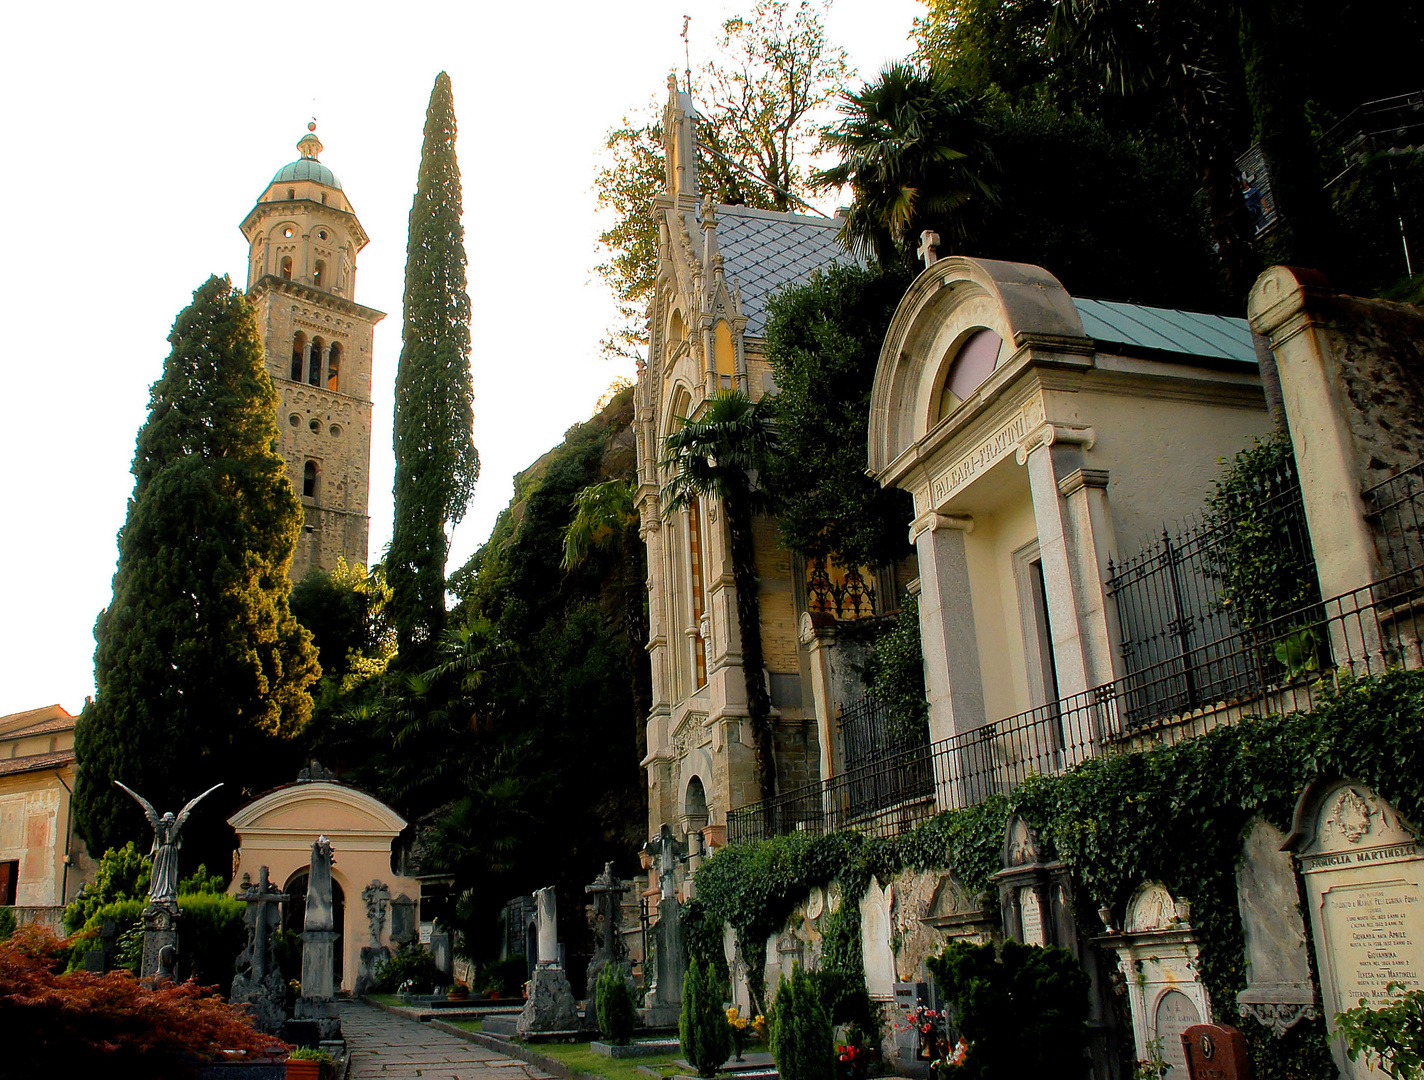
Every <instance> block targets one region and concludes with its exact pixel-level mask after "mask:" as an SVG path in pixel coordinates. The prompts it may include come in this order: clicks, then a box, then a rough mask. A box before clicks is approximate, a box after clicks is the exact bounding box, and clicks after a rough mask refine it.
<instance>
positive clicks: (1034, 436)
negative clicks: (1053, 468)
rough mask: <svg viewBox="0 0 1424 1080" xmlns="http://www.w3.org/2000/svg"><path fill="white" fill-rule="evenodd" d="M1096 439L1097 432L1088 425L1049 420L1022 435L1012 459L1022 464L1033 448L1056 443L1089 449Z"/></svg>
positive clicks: (1036, 448) (1037, 448)
mask: <svg viewBox="0 0 1424 1080" xmlns="http://www.w3.org/2000/svg"><path fill="white" fill-rule="evenodd" d="M1097 441H1098V433H1097V432H1096V431H1094V430H1093V429H1092V428H1090V427H1083V426H1082V425H1081V424H1055V423H1053V422H1052V421H1049V422H1048V423H1046V424H1040V425H1039V426H1038V427H1036V428H1034V429H1033V430H1032V431H1030V432H1029V433H1028V434H1027V435H1025V436H1024V437H1023V439H1022V441H1020V443H1019V446H1018V449H1017V450H1016V451H1014V460H1015V461H1016V462H1018V463H1019V464H1020V465H1023V464H1024V463H1025V462H1027V461H1028V456H1029V455H1030V454H1032V453H1033V452H1034V451H1035V450H1039V449H1042V448H1043V447H1047V446H1053V445H1055V444H1056V443H1065V444H1067V445H1070V446H1079V447H1082V448H1083V449H1084V450H1091V449H1092V448H1093V444H1094V443H1096V442H1097Z"/></svg>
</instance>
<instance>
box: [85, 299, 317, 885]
mask: <svg viewBox="0 0 1424 1080" xmlns="http://www.w3.org/2000/svg"><path fill="white" fill-rule="evenodd" d="M168 340H169V342H170V343H171V344H172V346H173V351H172V352H171V353H169V355H168V359H167V360H166V361H165V362H164V365H163V375H162V377H161V378H160V379H159V380H158V382H156V383H154V384H153V387H152V390H151V391H150V398H149V406H148V419H147V420H146V421H145V422H144V425H143V427H142V428H140V429H139V433H138V440H137V448H136V452H135V454H134V462H133V470H132V471H133V474H134V490H133V495H132V497H131V498H130V499H129V508H128V517H127V520H126V521H125V522H124V527H123V530H122V531H121V532H120V533H119V561H118V569H117V571H116V572H115V574H114V596H113V600H112V602H111V603H110V604H109V607H108V608H107V609H105V610H104V611H103V612H101V613H100V615H99V619H98V622H97V623H96V624H95V627H94V638H95V641H96V642H97V648H96V649H95V652H94V677H95V683H96V685H97V687H98V693H97V695H96V697H95V698H94V700H93V702H92V703H90V704H89V705H88V706H86V708H85V709H84V712H83V713H82V715H81V716H80V717H79V721H78V723H77V725H76V730H75V749H76V751H77V753H78V756H79V760H80V762H81V763H82V770H83V771H82V773H81V778H80V784H79V789H78V791H77V792H76V796H75V809H76V821H77V824H78V827H79V830H80V834H81V835H82V836H83V837H84V840H85V842H86V843H87V844H88V846H89V850H90V851H91V852H93V853H95V854H96V855H97V854H98V853H99V852H101V851H103V850H104V849H105V848H106V847H110V846H113V845H116V844H121V843H123V842H124V841H125V840H131V839H136V838H137V839H144V840H146V838H147V835H148V833H147V828H148V826H147V825H146V824H145V823H144V821H143V818H142V814H141V813H140V812H139V811H138V808H137V807H136V806H135V804H134V803H133V801H132V800H131V799H130V798H129V797H128V796H127V795H125V794H124V793H123V792H122V791H120V790H119V789H117V788H116V787H114V785H113V783H112V781H113V780H116V779H117V780H122V781H123V782H124V783H125V784H128V785H129V786H130V787H132V788H134V789H136V790H137V791H138V792H139V793H140V794H142V795H144V796H145V797H147V798H148V799H149V800H151V801H152V802H153V803H154V805H155V806H157V807H158V809H159V810H160V811H164V810H170V809H171V810H175V811H176V810H177V809H178V808H179V807H180V806H181V805H182V803H183V802H184V801H186V800H187V799H189V798H191V797H192V796H193V795H196V794H197V793H198V792H200V791H202V790H203V789H204V788H207V787H210V786H211V785H212V784H214V783H217V782H219V781H222V782H223V783H224V785H225V787H224V788H223V790H222V791H220V792H219V793H218V795H217V796H216V797H214V798H212V799H210V800H209V802H208V803H206V804H205V805H204V806H203V807H202V808H201V811H200V812H199V814H198V815H197V816H196V817H195V818H194V820H193V821H192V822H190V824H189V826H188V828H187V829H186V830H185V836H186V837H187V838H188V839H189V840H191V841H198V846H200V847H202V846H203V845H202V840H203V838H204V836H206V837H207V838H208V839H209V840H216V839H219V838H220V837H221V836H222V835H223V833H224V831H225V829H226V827H225V826H224V825H223V824H222V821H223V818H224V817H225V816H226V814H225V813H223V812H222V811H224V810H230V809H231V808H232V807H234V806H235V805H237V804H238V803H239V802H241V801H242V797H243V792H244V790H246V791H249V792H251V791H260V790H262V788H263V787H265V786H267V785H268V784H269V783H271V782H272V781H273V780H275V779H276V777H274V776H273V775H272V773H271V764H270V762H271V761H272V760H273V755H272V753H271V751H272V749H273V745H274V743H279V742H280V741H281V740H283V739H284V738H285V737H287V736H290V735H292V734H293V733H294V732H295V731H296V730H297V729H298V728H299V727H300V726H301V725H302V724H303V723H305V722H306V719H307V717H308V716H309V715H310V713H311V707H312V702H311V697H310V695H309V694H308V692H307V688H308V687H309V686H310V685H311V684H312V682H314V681H315V680H316V678H317V677H318V675H319V674H320V670H319V668H318V667H317V663H316V653H315V651H314V650H313V649H312V646H311V637H310V635H309V634H308V633H307V632H306V631H305V630H303V629H302V628H301V626H299V625H298V623H297V621H296V620H295V619H294V618H293V617H292V614H291V611H290V610H289V609H288V606H287V598H288V594H289V593H290V591H291V582H290V580H289V579H288V577H287V573H288V569H289V567H290V565H291V561H292V551H293V548H294V547H295V545H296V541H297V535H298V531H299V529H300V527H301V507H300V504H299V503H298V501H297V497H296V493H295V492H294V491H293V490H292V485H291V482H290V481H289V480H288V478H287V469H286V463H285V462H284V461H283V460H282V456H281V455H280V454H279V453H278V452H277V449H276V447H277V419H276V408H277V394H276V390H275V389H274V387H273V385H272V379H271V376H270V375H268V373H267V370H266V368H265V366H264V364H263V355H262V337H261V333H260V331H259V328H258V324H257V319H256V316H255V315H254V313H253V310H252V308H251V306H250V305H249V304H248V303H247V300H246V299H245V298H244V297H243V295H242V293H241V292H240V291H239V290H236V289H234V288H233V287H232V284H231V283H230V282H229V281H228V280H227V278H221V279H219V278H216V277H213V278H209V279H208V280H207V282H206V283H205V284H204V285H203V286H202V287H201V288H199V289H198V290H197V291H196V292H194V293H193V303H192V304H191V305H189V306H188V307H187V308H185V309H184V310H183V311H182V312H181V313H180V314H179V315H178V318H177V320H176V321H175V322H174V324H173V330H172V332H171V333H170V334H169V335H168ZM199 818H201V819H202V820H199ZM203 854H204V856H205V857H207V858H212V857H213V855H214V854H217V856H218V857H219V858H221V857H222V853H221V851H217V852H214V851H213V850H212V849H210V848H204V851H203ZM194 861H195V862H196V859H195V860H194ZM185 869H186V868H185Z"/></svg>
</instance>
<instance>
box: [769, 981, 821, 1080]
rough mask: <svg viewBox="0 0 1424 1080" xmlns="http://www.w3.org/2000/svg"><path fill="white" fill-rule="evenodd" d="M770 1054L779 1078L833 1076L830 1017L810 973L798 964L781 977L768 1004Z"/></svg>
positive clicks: (799, 1079) (810, 1079)
mask: <svg viewBox="0 0 1424 1080" xmlns="http://www.w3.org/2000/svg"><path fill="white" fill-rule="evenodd" d="M770 1041H771V1056H772V1057H773V1058H774V1059H775V1060H776V1071H777V1072H779V1073H780V1074H781V1080H834V1078H835V1071H836V1070H835V1038H834V1033H833V1032H832V1030H831V1018H830V1017H829V1016H827V1015H826V1010H825V1007H824V1006H822V1004H821V999H820V995H818V994H817V993H816V988H815V987H814V986H812V985H811V979H810V977H809V976H808V975H807V974H806V973H805V972H804V971H802V970H801V965H799V964H797V965H796V966H795V967H793V968H792V969H791V978H789V979H788V978H785V977H784V976H783V977H782V980H781V983H780V985H779V986H778V987H777V988H776V1001H775V1002H774V1003H773V1005H772V1007H771V1032H770Z"/></svg>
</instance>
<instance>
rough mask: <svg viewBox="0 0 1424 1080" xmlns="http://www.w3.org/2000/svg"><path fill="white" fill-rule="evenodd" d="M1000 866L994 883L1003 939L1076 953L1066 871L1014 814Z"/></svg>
mask: <svg viewBox="0 0 1424 1080" xmlns="http://www.w3.org/2000/svg"><path fill="white" fill-rule="evenodd" d="M1003 866H1004V868H1003V869H1002V870H1000V871H999V872H998V873H997V874H995V875H994V878H993V880H994V883H995V884H996V885H997V886H998V888H999V910H1000V913H1001V916H1002V919H1003V927H1004V936H1005V937H1009V938H1012V939H1013V940H1015V941H1018V942H1022V943H1023V944H1024V945H1057V946H1059V947H1060V948H1064V949H1069V950H1071V951H1072V952H1073V953H1074V954H1075V955H1076V954H1077V952H1078V947H1077V928H1076V927H1075V925H1074V923H1073V914H1072V912H1071V911H1070V910H1069V904H1068V889H1067V884H1068V871H1067V868H1066V867H1065V866H1064V865H1063V863H1062V862H1060V861H1059V859H1058V858H1057V856H1056V855H1055V853H1054V852H1053V850H1052V849H1051V848H1050V847H1049V846H1047V845H1046V844H1044V843H1042V842H1041V841H1040V840H1039V838H1038V833H1037V832H1036V831H1035V830H1034V829H1033V828H1032V827H1031V826H1030V825H1029V824H1028V822H1026V821H1024V819H1023V818H1021V817H1019V816H1018V815H1017V814H1015V815H1014V816H1013V817H1011V818H1010V819H1009V822H1008V825H1007V826H1006V827H1005V830H1004V855H1003Z"/></svg>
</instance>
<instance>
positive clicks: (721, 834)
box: [702, 825, 727, 851]
mask: <svg viewBox="0 0 1424 1080" xmlns="http://www.w3.org/2000/svg"><path fill="white" fill-rule="evenodd" d="M702 839H703V842H704V843H705V844H706V845H707V850H708V851H716V850H717V849H718V848H719V847H725V846H726V844H727V826H725V825H708V826H707V827H706V828H705V829H703V830H702Z"/></svg>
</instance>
